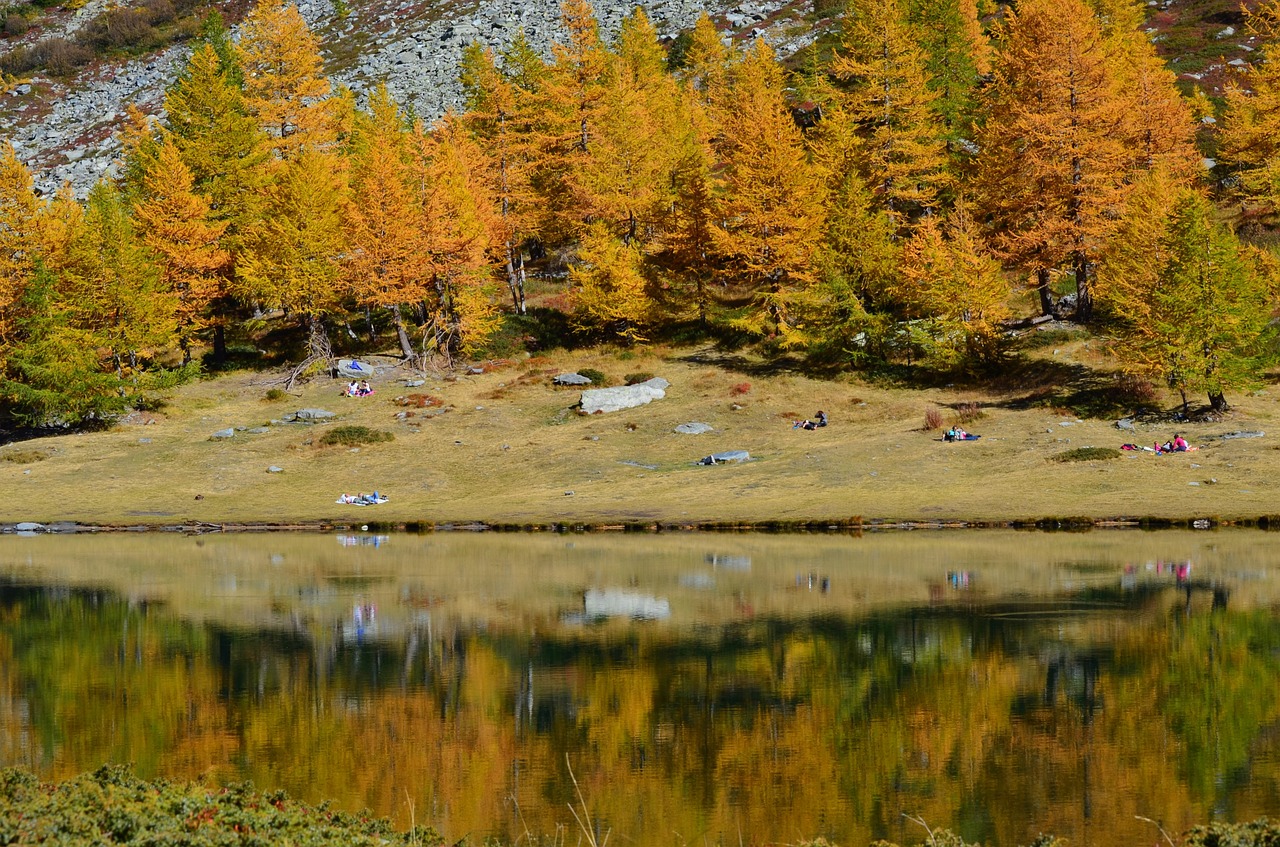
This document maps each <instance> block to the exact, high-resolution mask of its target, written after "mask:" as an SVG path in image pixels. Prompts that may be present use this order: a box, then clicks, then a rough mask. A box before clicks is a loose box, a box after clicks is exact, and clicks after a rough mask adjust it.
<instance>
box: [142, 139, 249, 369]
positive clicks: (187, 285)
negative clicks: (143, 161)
mask: <svg viewBox="0 0 1280 847" xmlns="http://www.w3.org/2000/svg"><path fill="white" fill-rule="evenodd" d="M145 189H146V195H145V199H144V200H142V201H141V202H140V203H139V204H138V205H137V207H136V208H135V210H134V217H135V218H136V219H137V222H138V228H139V231H140V232H141V234H142V238H143V241H144V242H145V243H146V245H147V246H148V247H150V248H151V252H152V253H153V254H154V255H155V257H156V263H157V265H158V266H159V269H160V285H161V288H162V289H163V290H165V291H167V292H168V293H169V294H171V295H173V296H174V297H175V298H176V318H177V325H178V345H179V346H180V347H181V349H182V361H183V363H184V364H186V363H187V362H190V361H191V345H192V342H193V340H194V338H195V335H196V334H197V333H198V332H200V331H201V330H203V329H204V328H205V327H207V326H209V325H210V323H211V322H212V321H215V320H217V316H216V315H214V314H212V312H211V306H212V304H213V303H214V302H216V301H217V300H218V299H220V298H222V297H224V296H226V293H227V292H226V277H225V276H224V274H223V270H224V269H225V268H226V266H227V264H228V263H229V262H230V256H228V254H227V252H226V251H225V250H223V249H222V248H221V247H220V246H219V241H220V239H221V238H222V234H223V232H224V231H225V230H226V228H227V223H226V222H225V221H213V220H211V219H210V212H209V201H208V200H207V199H205V198H204V197H202V196H201V195H199V194H196V193H195V190H194V187H193V180H192V178H191V171H189V170H188V169H187V166H186V164H185V163H184V162H183V161H182V156H181V154H180V153H179V152H178V148H177V145H175V144H174V143H173V140H172V139H171V138H165V139H164V141H163V142H162V144H161V146H160V150H159V153H158V155H157V156H156V160H155V162H154V164H153V166H152V168H151V170H150V172H149V173H147V174H146V176H145Z"/></svg>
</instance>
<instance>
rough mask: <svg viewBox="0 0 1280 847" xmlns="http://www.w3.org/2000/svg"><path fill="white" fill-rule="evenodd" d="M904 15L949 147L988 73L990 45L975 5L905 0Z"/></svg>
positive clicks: (964, 128)
mask: <svg viewBox="0 0 1280 847" xmlns="http://www.w3.org/2000/svg"><path fill="white" fill-rule="evenodd" d="M905 11H906V17H907V21H908V22H909V23H910V24H911V26H912V28H913V29H914V31H915V33H916V34H917V36H916V37H917V38H918V39H919V42H920V47H921V48H922V49H923V50H924V70H925V73H926V74H927V75H928V77H927V78H928V87H929V89H930V90H931V91H933V92H934V93H935V94H936V95H937V96H936V98H935V99H934V101H933V103H932V109H933V111H934V112H935V113H936V114H937V115H938V116H939V117H940V118H941V119H942V123H943V126H944V127H945V138H946V141H947V145H948V147H952V146H953V143H954V142H955V141H957V140H959V139H960V138H962V137H963V135H964V134H965V132H966V131H967V129H968V126H967V125H968V123H969V121H970V120H971V119H972V113H973V99H974V92H975V89H976V88H977V85H978V78H979V77H980V76H982V75H983V74H986V73H989V72H990V70H991V53H992V50H991V44H990V42H989V40H988V39H987V36H986V34H985V33H984V32H983V31H982V24H981V23H980V22H979V20H978V7H977V4H976V3H975V2H974V0H906V2H905Z"/></svg>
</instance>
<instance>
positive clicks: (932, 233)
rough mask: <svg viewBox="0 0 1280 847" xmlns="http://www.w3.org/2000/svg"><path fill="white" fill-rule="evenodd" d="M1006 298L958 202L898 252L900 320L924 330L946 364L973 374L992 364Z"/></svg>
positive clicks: (925, 223)
mask: <svg viewBox="0 0 1280 847" xmlns="http://www.w3.org/2000/svg"><path fill="white" fill-rule="evenodd" d="M1010 293H1011V292H1010V287H1009V282H1008V280H1007V279H1006V278H1005V275H1004V272H1003V271H1002V270H1001V268H1000V263H999V262H997V261H996V260H995V259H994V258H992V257H991V255H990V254H989V253H988V252H987V251H986V248H985V246H984V245H983V243H982V239H981V237H980V236H979V234H978V228H977V226H976V225H975V224H974V222H973V220H972V218H971V217H970V215H969V211H968V209H967V207H966V206H965V204H964V203H962V202H957V204H956V207H955V208H954V209H953V210H952V211H951V213H950V214H949V215H948V216H947V219H946V221H945V222H940V221H939V219H938V218H937V217H936V216H933V217H929V218H925V219H923V220H922V221H921V222H920V224H919V225H918V226H917V227H916V229H915V231H914V232H913V233H912V236H911V239H910V240H909V241H908V242H907V243H906V245H905V246H904V247H903V255H902V274H901V277H900V280H899V282H898V285H897V287H896V292H895V294H896V299H897V300H898V302H899V303H900V304H901V305H902V307H903V309H904V312H905V317H907V318H909V319H915V320H922V321H924V322H925V323H926V324H927V325H928V332H927V335H928V336H929V338H930V342H931V343H930V347H931V348H932V349H931V350H930V351H929V352H930V353H931V354H932V355H934V356H935V357H936V358H938V359H939V360H941V361H942V362H945V363H946V364H947V365H950V366H959V367H961V368H964V369H970V370H972V369H975V368H980V367H982V366H989V365H991V364H992V363H994V362H995V361H996V360H997V358H998V357H999V355H1000V352H1001V343H1000V342H1001V339H1002V338H1003V335H1004V330H1003V328H1002V327H1001V322H1002V321H1004V320H1005V319H1007V318H1008V317H1009V305H1008V304H1009V296H1010Z"/></svg>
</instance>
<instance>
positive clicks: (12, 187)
mask: <svg viewBox="0 0 1280 847" xmlns="http://www.w3.org/2000/svg"><path fill="white" fill-rule="evenodd" d="M40 206H41V204H40V201H39V199H38V198H37V197H36V195H35V191H34V190H33V183H32V179H31V171H29V170H28V169H27V166H26V165H24V164H23V163H22V162H20V161H19V160H18V156H17V154H16V153H14V151H13V147H12V146H11V145H9V144H5V145H4V146H3V147H0V371H2V370H3V368H4V359H5V353H6V351H7V349H8V348H9V346H10V345H11V344H13V342H14V338H13V332H14V325H13V318H14V309H15V307H16V305H17V303H18V301H19V300H20V299H21V297H22V292H23V289H24V288H25V286H26V284H27V280H28V278H29V277H30V275H31V272H32V270H33V269H34V267H35V260H36V256H37V254H38V249H39V216H40Z"/></svg>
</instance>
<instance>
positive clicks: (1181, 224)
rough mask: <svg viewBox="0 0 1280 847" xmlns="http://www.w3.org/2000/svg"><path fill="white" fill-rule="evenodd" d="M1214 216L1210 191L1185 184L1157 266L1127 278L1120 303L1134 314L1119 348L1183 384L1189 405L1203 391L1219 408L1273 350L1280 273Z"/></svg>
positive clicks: (1132, 364)
mask: <svg viewBox="0 0 1280 847" xmlns="http://www.w3.org/2000/svg"><path fill="white" fill-rule="evenodd" d="M1215 216H1216V213H1215V210H1214V208H1213V205H1212V204H1211V203H1210V202H1209V201H1208V199H1206V198H1205V197H1204V196H1203V195H1201V194H1200V193H1198V192H1196V191H1193V190H1186V189H1184V190H1183V191H1182V192H1181V194H1180V195H1179V196H1178V197H1177V199H1176V200H1175V201H1174V202H1173V203H1172V204H1171V208H1170V210H1169V216H1168V218H1167V221H1168V223H1167V228H1166V231H1165V233H1164V236H1163V238H1162V239H1161V240H1160V241H1159V242H1158V244H1159V246H1158V249H1157V250H1154V251H1151V254H1150V255H1148V262H1150V263H1151V264H1152V265H1154V267H1155V271H1154V273H1148V274H1144V275H1142V276H1141V277H1139V278H1138V279H1139V280H1140V281H1141V282H1145V283H1146V285H1137V284H1132V285H1131V286H1130V288H1129V289H1128V290H1127V291H1126V294H1127V298H1126V299H1127V300H1128V301H1129V302H1126V303H1124V304H1122V305H1124V306H1129V307H1130V308H1122V309H1120V310H1119V314H1120V315H1122V316H1128V317H1129V319H1128V320H1127V321H1125V322H1124V323H1123V324H1122V325H1121V326H1122V333H1121V341H1120V344H1119V345H1118V352H1119V353H1120V355H1121V356H1122V358H1124V359H1125V361H1126V362H1127V364H1128V367H1129V368H1130V369H1132V370H1135V371H1137V372H1140V373H1144V374H1147V375H1149V376H1153V377H1157V378H1162V379H1163V380H1165V381H1166V382H1167V383H1168V385H1169V386H1170V387H1171V388H1173V389H1175V390H1176V391H1178V392H1179V393H1180V394H1181V396H1182V401H1183V407H1184V410H1185V409H1186V408H1187V406H1188V398H1187V395H1188V394H1189V393H1195V392H1203V393H1204V394H1206V395H1207V396H1208V398H1209V405H1210V407H1211V408H1212V409H1213V410H1214V411H1217V412H1221V411H1226V410H1227V408H1228V404H1227V399H1226V392H1227V391H1228V390H1230V389H1233V388H1240V387H1243V386H1245V385H1248V384H1249V383H1250V382H1251V381H1252V380H1253V379H1254V376H1255V374H1257V373H1258V371H1259V368H1260V366H1262V365H1264V364H1265V363H1266V361H1267V360H1268V358H1269V357H1271V356H1272V354H1271V353H1270V352H1269V350H1270V348H1271V347H1272V345H1271V343H1270V339H1269V336H1270V335H1271V334H1272V333H1273V330H1271V329H1270V328H1269V322H1270V319H1271V304H1272V302H1273V300H1272V297H1273V289H1274V286H1275V283H1276V280H1274V279H1271V278H1270V274H1269V273H1268V272H1267V271H1266V265H1265V264H1264V263H1262V262H1260V261H1259V257H1258V256H1257V255H1256V253H1257V251H1255V250H1254V249H1253V248H1246V247H1243V246H1242V245H1241V244H1240V243H1239V241H1237V240H1236V237H1235V235H1234V234H1233V233H1232V232H1231V231H1230V230H1229V229H1227V228H1225V227H1224V226H1223V225H1222V224H1220V223H1218V222H1217V221H1216V220H1215ZM1148 286H1149V287H1148ZM1133 301H1137V302H1133ZM1143 303H1145V304H1148V305H1147V306H1146V307H1145V308H1144V307H1143V305H1142V304H1143Z"/></svg>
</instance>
